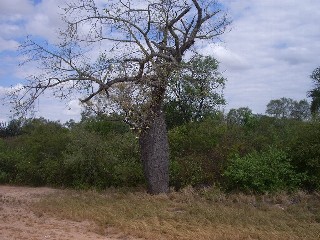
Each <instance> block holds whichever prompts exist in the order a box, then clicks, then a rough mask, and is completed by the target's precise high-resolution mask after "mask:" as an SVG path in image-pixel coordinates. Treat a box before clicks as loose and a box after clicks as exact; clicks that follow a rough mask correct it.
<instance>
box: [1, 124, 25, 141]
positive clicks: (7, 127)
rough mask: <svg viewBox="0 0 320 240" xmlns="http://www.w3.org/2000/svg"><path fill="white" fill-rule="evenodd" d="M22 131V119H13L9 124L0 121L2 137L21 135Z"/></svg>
mask: <svg viewBox="0 0 320 240" xmlns="http://www.w3.org/2000/svg"><path fill="white" fill-rule="evenodd" d="M21 133H22V121H21V120H18V119H13V120H11V121H10V122H9V123H8V124H5V123H0V138H8V137H14V136H18V135H20V134H21Z"/></svg>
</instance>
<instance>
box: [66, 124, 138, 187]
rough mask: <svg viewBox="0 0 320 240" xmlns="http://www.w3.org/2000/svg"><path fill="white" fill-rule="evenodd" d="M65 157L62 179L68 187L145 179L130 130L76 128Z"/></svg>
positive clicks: (104, 185)
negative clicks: (124, 131) (105, 130)
mask: <svg viewBox="0 0 320 240" xmlns="http://www.w3.org/2000/svg"><path fill="white" fill-rule="evenodd" d="M64 159H65V160H64V166H65V176H67V179H66V180H65V183H66V184H68V185H69V186H71V187H75V188H98V189H103V188H106V187H110V186H136V185H139V184H141V183H143V181H144V180H143V174H142V166H141V163H140V159H139V152H138V145H137V141H136V139H135V137H134V135H133V134H131V133H130V132H129V133H126V134H119V133H114V132H110V133H109V134H107V135H106V134H103V135H98V134H97V133H95V132H89V131H87V130H86V129H84V128H82V127H81V126H80V127H78V128H75V129H74V130H73V133H72V138H71V142H70V143H69V144H68V147H67V150H66V152H65V155H64Z"/></svg>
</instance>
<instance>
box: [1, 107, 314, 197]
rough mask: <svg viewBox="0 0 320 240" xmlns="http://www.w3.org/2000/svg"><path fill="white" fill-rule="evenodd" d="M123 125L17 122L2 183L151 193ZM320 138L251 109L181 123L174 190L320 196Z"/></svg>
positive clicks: (6, 138)
mask: <svg viewBox="0 0 320 240" xmlns="http://www.w3.org/2000/svg"><path fill="white" fill-rule="evenodd" d="M168 111H171V109H168ZM117 119H119V116H116V115H113V116H111V115H109V116H106V115H100V116H92V115H91V116H90V115H88V114H83V117H82V120H81V121H80V122H79V123H75V122H74V121H69V122H67V123H65V124H61V123H59V122H52V121H49V120H46V119H41V118H40V119H27V120H25V121H17V120H12V121H11V122H10V123H9V124H8V125H7V126H5V127H1V131H0V132H1V139H0V149H1V151H0V182H1V183H10V184H27V185H34V186H42V185H49V186H56V187H70V188H76V189H88V188H96V189H104V188H106V187H111V186H114V187H134V186H146V185H147V183H146V180H145V177H144V174H143V163H142V162H141V158H140V149H139V142H138V139H137V133H135V132H134V131H132V129H130V127H129V126H128V125H127V124H125V123H124V122H121V121H118V120H117ZM167 121H168V122H170V121H172V120H171V119H168V120H167ZM319 133H320V123H319V121H317V120H315V119H313V120H308V121H305V120H301V119H296V118H294V117H292V118H281V117H279V118H276V117H275V116H267V115H255V114H253V113H252V111H251V110H250V109H249V108H239V109H231V110H230V111H229V112H228V113H227V114H223V113H222V112H219V111H216V112H215V113H211V114H210V115H206V116H204V117H203V118H201V119H199V120H197V121H188V122H183V123H181V124H175V125H173V126H172V127H171V128H170V129H169V131H168V140H169V146H170V165H169V175H170V182H169V186H170V187H173V188H175V189H180V188H182V187H185V186H188V185H192V186H194V187H199V186H212V185H216V186H220V187H221V188H222V189H224V190H225V191H244V192H255V193H264V192H276V191H294V190H297V189H304V190H308V191H313V190H319V189H320V185H319V182H320V164H319V163H320V161H319V160H320V159H319V156H320V152H319V149H320V148H318V146H319V145H320V138H319V136H320V134H319Z"/></svg>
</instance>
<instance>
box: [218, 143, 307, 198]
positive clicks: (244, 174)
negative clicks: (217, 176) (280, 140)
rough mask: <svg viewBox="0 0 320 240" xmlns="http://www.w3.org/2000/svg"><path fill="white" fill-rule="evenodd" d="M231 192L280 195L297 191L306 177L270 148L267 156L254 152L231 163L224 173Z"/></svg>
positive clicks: (237, 157)
mask: <svg viewBox="0 0 320 240" xmlns="http://www.w3.org/2000/svg"><path fill="white" fill-rule="evenodd" d="M224 176H225V177H226V181H227V187H228V189H229V190H240V191H246V192H257V193H265V192H276V191H281V190H287V191H290V190H293V189H295V188H297V187H298V186H299V184H300V183H301V180H302V175H300V174H298V173H296V172H295V170H294V169H293V166H292V165H291V163H290V159H289V158H288V157H287V155H286V153H285V152H284V151H282V150H278V149H276V148H272V147H270V148H269V149H268V150H267V151H264V152H256V151H255V152H252V153H250V154H247V155H246V156H244V157H239V156H236V157H234V158H233V159H231V160H230V162H229V165H228V167H227V169H226V170H225V172H224Z"/></svg>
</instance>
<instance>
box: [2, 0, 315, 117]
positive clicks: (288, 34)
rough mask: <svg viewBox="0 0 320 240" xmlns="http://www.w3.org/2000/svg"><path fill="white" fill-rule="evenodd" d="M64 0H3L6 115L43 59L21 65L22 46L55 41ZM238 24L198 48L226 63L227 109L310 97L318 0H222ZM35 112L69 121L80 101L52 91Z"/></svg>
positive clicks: (259, 107) (77, 114)
mask: <svg viewBox="0 0 320 240" xmlns="http://www.w3.org/2000/svg"><path fill="white" fill-rule="evenodd" d="M64 2H65V0H0V101H1V104H0V122H3V121H8V120H9V119H10V118H11V116H12V115H11V113H10V108H11V107H12V106H10V104H9V103H8V101H7V100H5V99H3V96H4V95H5V93H6V92H7V91H8V90H9V88H10V86H17V85H18V84H19V83H21V82H23V80H24V79H25V78H26V77H27V76H28V75H29V74H31V73H34V72H35V71H37V68H36V66H32V67H21V66H19V65H18V64H19V62H21V61H22V60H23V56H21V55H19V53H18V48H19V45H20V44H21V43H22V42H23V41H24V39H25V38H26V36H28V35H31V36H34V37H39V38H42V39H46V40H48V41H49V42H51V43H54V42H56V41H57V39H58V34H57V31H58V29H59V28H63V27H64V23H63V21H62V20H61V15H60V13H61V9H60V8H59V6H61V5H62V4H63V3H64ZM221 3H222V4H224V5H225V8H226V9H228V15H229V18H231V19H232V24H231V26H230V28H229V29H228V31H227V32H226V33H225V34H224V35H223V36H221V37H220V39H221V41H220V42H219V43H209V44H206V45H203V46H202V47H201V48H200V49H199V52H200V53H201V54H204V55H211V56H213V57H215V58H216V59H217V60H218V61H219V62H220V71H221V72H222V73H223V76H225V77H226V78H227V79H228V80H227V83H226V88H225V90H224V93H225V98H226V100H227V106H226V111H228V110H229V109H231V108H239V107H249V108H250V109H252V111H253V112H254V113H262V114H263V113H265V109H266V105H267V103H268V102H269V101H270V100H272V99H278V98H281V97H288V98H293V99H295V100H301V99H305V98H306V97H307V96H306V94H307V91H308V90H310V89H311V88H312V81H311V79H310V77H309V76H310V74H311V73H312V71H313V70H314V69H315V68H316V67H318V66H320V58H319V55H320V26H319V22H320V11H319V9H320V1H319V0H304V1H301V0H245V1H243V0H242V1H241V0H221ZM36 111H37V112H36V116H43V117H45V118H47V119H51V120H60V121H62V122H65V121H67V120H69V119H75V120H79V118H80V112H81V107H80V106H79V104H78V100H77V99H76V98H75V99H70V100H68V101H67V102H61V101H59V100H58V99H55V98H53V97H52V96H51V95H50V94H46V95H44V96H43V97H41V98H40V99H39V100H38V102H37V104H36Z"/></svg>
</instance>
